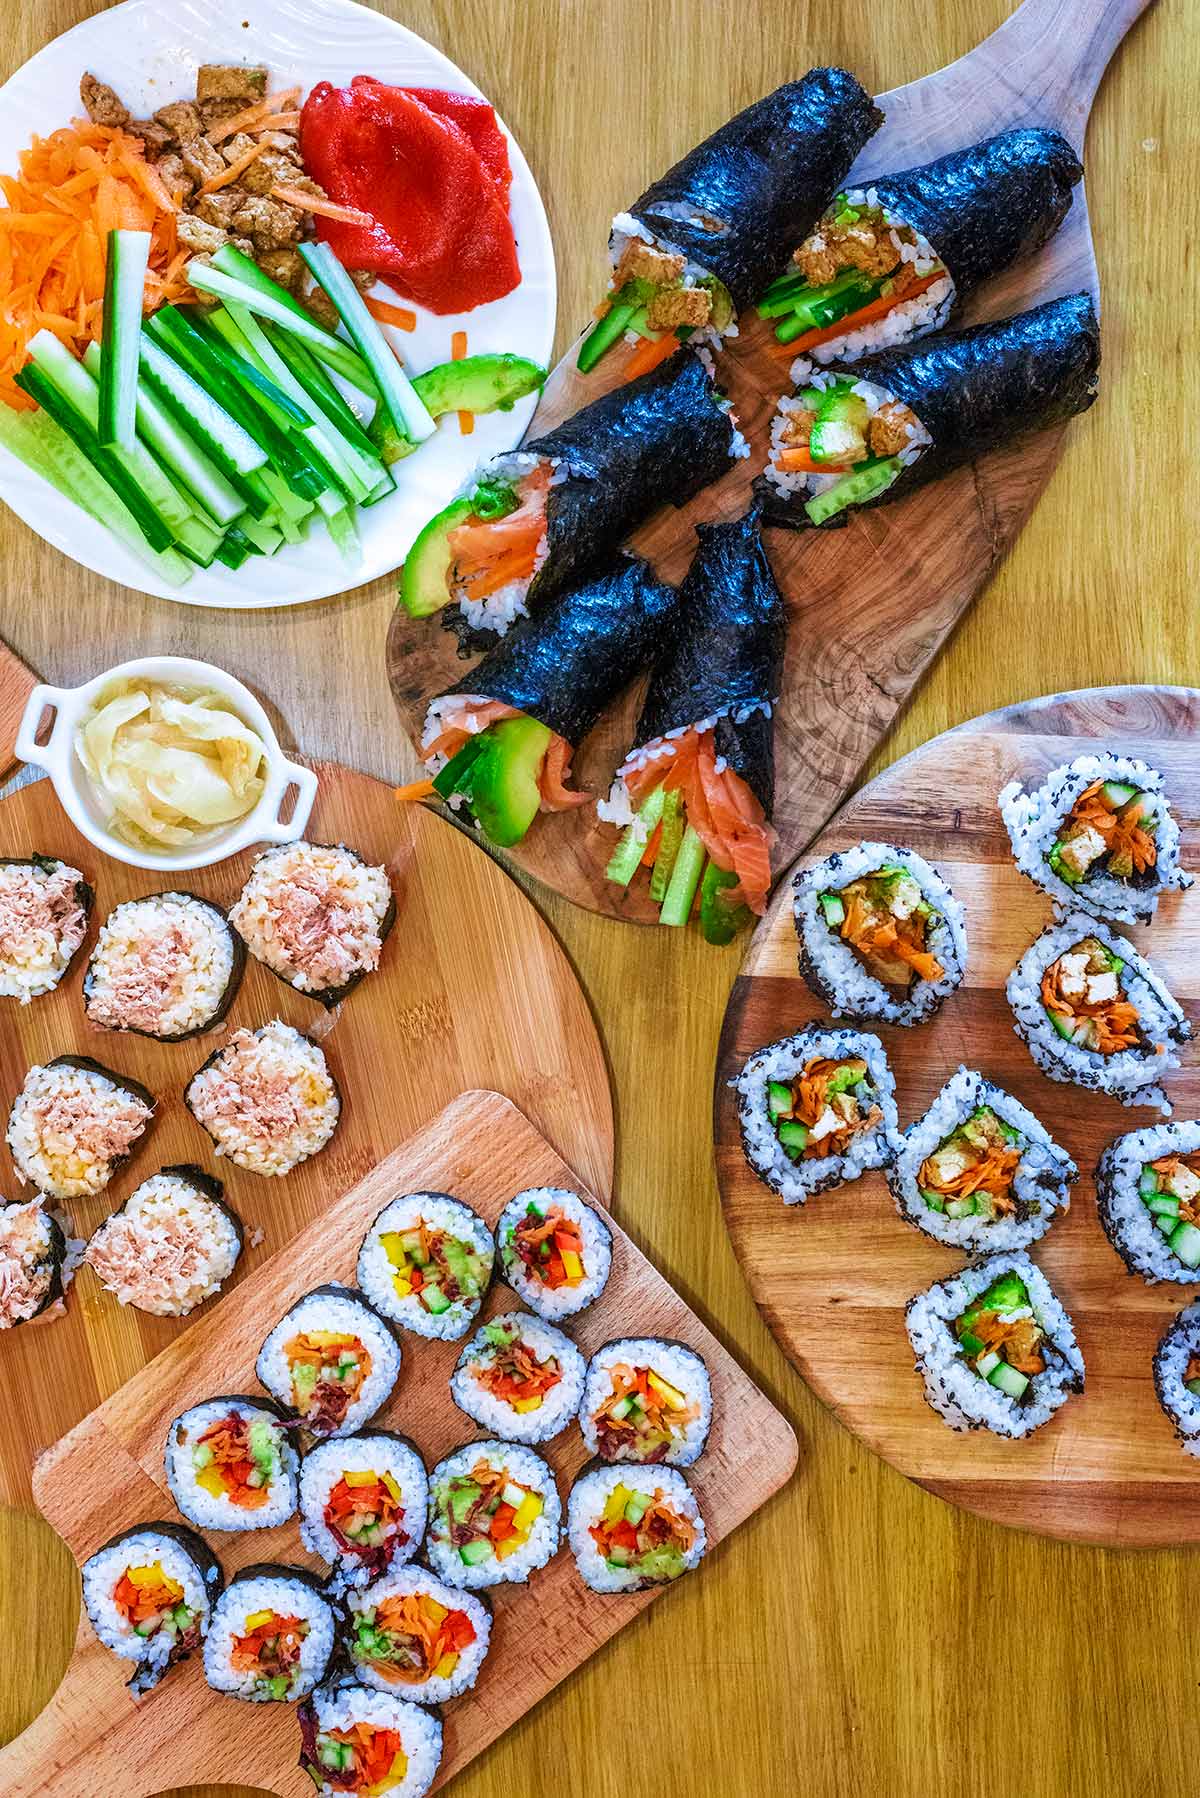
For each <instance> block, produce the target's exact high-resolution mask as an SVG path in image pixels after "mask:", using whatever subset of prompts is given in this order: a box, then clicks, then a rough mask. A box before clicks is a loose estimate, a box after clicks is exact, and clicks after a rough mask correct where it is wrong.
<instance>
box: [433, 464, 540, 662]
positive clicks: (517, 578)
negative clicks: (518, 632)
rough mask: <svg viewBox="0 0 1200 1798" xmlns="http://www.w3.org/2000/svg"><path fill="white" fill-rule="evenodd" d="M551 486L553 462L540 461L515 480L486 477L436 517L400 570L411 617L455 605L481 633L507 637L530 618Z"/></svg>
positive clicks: (492, 476)
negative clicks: (528, 604) (516, 623)
mask: <svg viewBox="0 0 1200 1798" xmlns="http://www.w3.org/2000/svg"><path fill="white" fill-rule="evenodd" d="M521 460H522V461H524V462H528V461H529V458H528V457H525V458H522V459H521ZM507 465H509V464H508V463H507V462H506V463H505V464H502V465H501V466H507ZM552 479H553V470H552V468H551V465H550V463H549V462H548V461H540V460H538V461H535V462H534V463H533V465H532V467H526V468H524V469H523V470H521V472H514V473H513V474H512V475H511V476H508V475H502V474H489V475H485V476H484V477H483V478H482V479H481V480H479V481H477V482H476V483H475V486H474V488H473V489H472V491H471V493H470V495H469V496H468V497H467V498H465V499H456V500H452V501H451V503H450V504H449V505H448V506H446V507H444V508H443V510H442V511H440V512H438V513H436V514H435V516H434V517H433V518H431V519H430V520H429V523H428V524H427V525H426V526H425V527H424V529H423V530H422V531H421V532H420V533H419V534H418V536H417V537H416V539H415V541H414V543H413V546H412V548H411V549H410V550H409V552H408V556H407V558H406V559H405V563H404V567H403V569H402V571H401V575H400V600H401V604H402V605H403V606H404V608H405V610H406V611H407V612H408V613H409V614H410V616H412V617H414V618H426V617H429V616H430V615H431V614H432V613H434V612H437V611H440V610H441V608H442V607H443V606H445V605H449V604H450V603H451V602H452V601H455V600H457V601H458V602H459V603H460V605H461V606H462V610H463V612H464V614H465V616H466V618H467V620H468V622H469V623H470V624H471V625H473V626H474V627H475V628H476V629H482V630H494V631H499V632H501V633H503V632H504V631H505V630H507V629H508V626H509V625H510V624H511V623H512V622H513V620H514V618H517V617H519V616H521V614H523V613H524V612H525V610H526V606H525V595H526V593H527V592H528V589H529V584H530V582H531V581H532V579H533V577H534V575H535V574H536V573H537V571H538V569H539V568H540V567H541V565H542V562H543V561H544V560H545V554H546V529H547V526H546V499H547V495H548V494H549V491H550V486H551V482H552Z"/></svg>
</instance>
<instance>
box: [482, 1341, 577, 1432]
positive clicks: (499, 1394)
mask: <svg viewBox="0 0 1200 1798" xmlns="http://www.w3.org/2000/svg"><path fill="white" fill-rule="evenodd" d="M483 1334H484V1338H485V1340H486V1341H487V1343H488V1344H489V1352H488V1354H487V1357H486V1359H483V1360H479V1361H476V1362H475V1363H474V1365H473V1366H472V1369H471V1371H472V1374H473V1375H474V1378H475V1379H476V1381H477V1382H478V1384H479V1385H480V1386H482V1387H483V1389H484V1391H485V1392H490V1393H491V1395H492V1397H493V1398H498V1399H502V1400H503V1401H504V1403H505V1404H507V1405H511V1406H512V1408H513V1410H514V1411H517V1412H519V1413H520V1414H521V1415H522V1416H524V1415H525V1414H526V1413H527V1412H530V1411H540V1410H541V1408H542V1405H543V1404H544V1402H545V1400H546V1396H547V1394H548V1393H550V1392H553V1390H554V1388H555V1387H556V1386H557V1385H558V1383H559V1381H560V1380H561V1379H562V1367H561V1366H560V1364H559V1361H558V1358H557V1356H555V1355H549V1356H548V1357H547V1358H546V1360H545V1361H540V1360H539V1359H538V1357H537V1356H536V1355H535V1354H534V1352H533V1350H532V1349H531V1348H530V1347H529V1346H528V1344H527V1343H525V1342H523V1341H522V1340H521V1334H520V1327H519V1326H518V1325H515V1324H511V1323H506V1322H505V1320H504V1319H503V1318H499V1319H497V1321H496V1322H495V1323H490V1324H485V1325H484V1328H483Z"/></svg>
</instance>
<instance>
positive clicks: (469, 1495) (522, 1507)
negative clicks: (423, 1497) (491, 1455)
mask: <svg viewBox="0 0 1200 1798" xmlns="http://www.w3.org/2000/svg"><path fill="white" fill-rule="evenodd" d="M434 1502H435V1506H436V1509H437V1511H438V1513H440V1515H441V1516H442V1517H443V1518H444V1519H445V1521H446V1525H447V1529H448V1533H449V1538H450V1541H451V1543H452V1544H453V1546H454V1547H455V1548H456V1549H457V1550H458V1554H459V1558H460V1560H461V1561H462V1562H463V1565H464V1566H466V1567H477V1566H479V1565H480V1563H481V1562H484V1561H489V1560H492V1559H493V1558H495V1559H496V1560H497V1561H505V1560H507V1559H508V1557H509V1555H513V1554H516V1553H517V1552H518V1551H519V1550H520V1549H522V1548H524V1547H525V1544H526V1543H527V1542H528V1541H529V1536H530V1532H531V1531H532V1529H533V1526H534V1524H535V1523H536V1522H537V1520H538V1518H539V1517H540V1516H541V1514H542V1512H543V1510H544V1509H545V1504H544V1501H543V1499H542V1495H541V1493H540V1492H532V1491H530V1489H529V1488H528V1487H527V1486H522V1485H520V1484H519V1483H518V1482H517V1481H516V1480H514V1479H512V1478H510V1476H509V1474H508V1472H507V1471H506V1469H505V1468H503V1467H493V1466H492V1464H491V1462H490V1461H482V1460H481V1461H477V1462H476V1463H475V1466H474V1467H473V1468H472V1470H471V1472H470V1473H469V1474H455V1475H454V1477H453V1478H451V1479H449V1480H447V1481H446V1482H445V1483H444V1484H443V1485H442V1486H440V1487H439V1488H438V1490H437V1492H436V1493H435V1498H434Z"/></svg>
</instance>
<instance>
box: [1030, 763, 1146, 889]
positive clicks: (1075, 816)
mask: <svg viewBox="0 0 1200 1798" xmlns="http://www.w3.org/2000/svg"><path fill="white" fill-rule="evenodd" d="M1160 804H1161V802H1160V801H1159V799H1158V798H1157V796H1156V795H1155V794H1153V793H1143V792H1142V791H1141V790H1140V789H1139V788H1138V787H1133V786H1128V785H1126V784H1125V783H1124V782H1123V781H1117V780H1097V781H1093V783H1092V785H1091V786H1090V787H1086V788H1085V789H1084V791H1083V792H1082V793H1081V794H1080V795H1079V798H1078V799H1077V800H1076V801H1075V803H1074V805H1073V806H1072V807H1071V810H1070V811H1069V813H1068V814H1067V816H1066V818H1064V820H1063V822H1062V826H1061V828H1060V830H1059V833H1058V836H1057V838H1056V839H1055V841H1054V843H1053V844H1052V845H1051V848H1050V850H1049V852H1048V853H1047V856H1046V860H1047V862H1048V863H1049V865H1050V869H1051V871H1052V872H1053V873H1055V874H1057V875H1058V877H1059V879H1060V880H1065V881H1066V883H1067V885H1068V886H1069V887H1079V886H1082V885H1083V884H1084V882H1085V881H1087V880H1088V879H1090V878H1091V877H1092V876H1093V875H1097V874H1106V875H1108V876H1110V878H1112V879H1114V880H1121V881H1125V882H1127V883H1128V884H1129V885H1130V886H1134V887H1149V886H1153V884H1154V880H1155V870H1156V864H1157V861H1158V846H1157V844H1156V842H1155V837H1156V835H1157V832H1158V825H1159V819H1160V816H1161V810H1160Z"/></svg>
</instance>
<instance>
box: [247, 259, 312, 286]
mask: <svg viewBox="0 0 1200 1798" xmlns="http://www.w3.org/2000/svg"><path fill="white" fill-rule="evenodd" d="M258 266H259V268H260V269H261V270H262V272H263V274H264V275H269V276H270V277H271V279H272V281H278V283H279V285H280V286H281V287H286V288H287V290H288V292H289V293H299V292H300V290H301V288H302V287H303V285H304V282H305V279H306V278H307V275H308V269H307V267H306V265H305V262H304V258H303V256H301V254H300V252H299V250H264V251H263V252H262V254H261V255H260V256H259V258H258Z"/></svg>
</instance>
